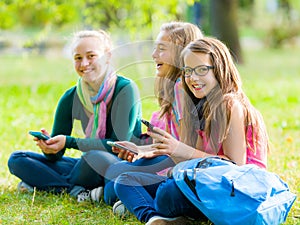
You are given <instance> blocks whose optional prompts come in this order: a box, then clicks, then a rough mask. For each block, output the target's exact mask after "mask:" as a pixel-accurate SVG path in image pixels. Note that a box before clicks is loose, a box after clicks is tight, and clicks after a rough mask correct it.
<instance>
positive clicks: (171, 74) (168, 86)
mask: <svg viewBox="0 0 300 225" xmlns="http://www.w3.org/2000/svg"><path fill="white" fill-rule="evenodd" d="M160 31H164V32H166V33H167V35H168V40H169V42H170V43H171V48H172V50H173V59H172V65H171V66H172V67H171V69H170V70H169V71H168V72H167V74H165V76H164V77H156V80H155V85H154V92H155V95H156V97H157V99H158V103H159V106H160V117H162V116H163V115H164V114H166V113H169V112H170V110H171V108H172V103H173V101H174V85H175V82H176V80H177V79H178V78H179V77H180V75H181V72H180V54H181V51H182V50H183V48H184V47H185V46H186V45H187V44H189V43H190V42H191V41H194V40H196V39H199V38H202V37H203V34H202V32H201V30H200V29H199V28H198V27H197V26H196V25H194V24H191V23H187V22H169V23H165V24H163V25H162V26H161V28H160Z"/></svg>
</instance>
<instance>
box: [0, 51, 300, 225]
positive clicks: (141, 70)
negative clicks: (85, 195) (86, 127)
mask: <svg viewBox="0 0 300 225" xmlns="http://www.w3.org/2000/svg"><path fill="white" fill-rule="evenodd" d="M299 50H300V49H299V48H289V49H281V50H255V49H252V50H247V51H245V52H244V54H245V62H246V63H245V65H240V66H239V69H240V73H241V75H242V79H243V85H244V90H245V92H246V93H247V95H248V96H249V98H250V99H251V101H252V103H253V104H254V106H256V107H257V108H258V109H259V110H260V111H261V113H262V115H263V116H264V119H265V122H266V125H267V128H268V132H269V136H270V140H271V142H272V151H271V153H270V154H269V159H268V166H269V170H270V171H272V172H275V173H277V174H279V175H280V177H282V179H283V180H285V181H286V182H287V183H288V184H289V187H290V189H291V191H292V192H293V193H295V194H297V195H298V199H297V200H296V202H295V203H294V205H293V208H292V210H291V211H290V213H289V216H288V218H287V222H286V224H300V204H299V197H300V195H299V190H300V175H299V168H300V165H299V164H300V88H299V87H300V86H299V80H300V64H299ZM0 60H1V73H0V79H1V82H0V95H1V98H0V108H1V111H0V118H1V123H0V134H1V146H2V147H1V151H0V155H1V157H0V160H1V165H2V166H1V167H0V184H1V185H0V190H1V195H0V202H1V204H0V224H141V223H139V222H138V221H137V220H136V219H135V218H134V217H133V216H131V217H129V218H127V219H126V220H121V219H119V218H116V217H114V216H113V214H112V210H111V207H108V206H105V205H104V204H103V203H100V204H99V205H93V204H91V203H83V204H78V203H77V202H76V200H75V199H72V198H71V197H69V196H68V195H67V194H62V195H60V196H55V195H51V194H46V193H36V195H31V194H20V193H18V192H17V190H16V186H17V184H18V182H19V179H17V178H16V177H14V176H12V175H10V173H9V171H8V168H7V159H8V157H9V155H10V154H11V152H13V151H15V150H17V149H30V150H33V151H38V149H37V147H36V146H35V144H34V142H33V141H32V137H31V136H29V135H28V131H29V130H39V129H40V128H41V127H45V128H46V129H48V130H51V126H52V121H53V113H54V110H55V107H56V104H57V101H58V99H59V97H60V96H61V95H62V94H63V92H64V90H66V89H67V88H69V87H70V86H72V85H74V84H75V83H76V79H77V75H76V74H75V73H74V72H73V67H72V63H71V61H70V60H69V59H66V58H63V57H58V58H53V57H42V56H31V55H23V56H22V55H19V56H15V55H14V56H9V55H5V56H4V55H1V54H0ZM121 72H123V73H124V74H129V77H131V78H132V79H133V80H135V81H136V82H137V83H138V85H139V87H140V89H141V97H142V103H143V114H144V118H146V119H149V118H150V115H151V112H152V111H154V110H156V109H157V105H156V102H155V100H154V98H153V95H152V87H153V85H152V83H151V82H152V81H153V79H152V74H154V70H153V68H152V64H151V63H149V62H146V61H145V63H143V64H134V65H131V66H127V67H126V68H123V70H122V71H121ZM74 135H81V131H80V127H79V126H78V128H77V126H76V130H75V132H74ZM68 155H72V156H79V152H78V151H75V150H70V151H68Z"/></svg>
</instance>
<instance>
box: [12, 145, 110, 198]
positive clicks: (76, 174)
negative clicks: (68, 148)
mask: <svg viewBox="0 0 300 225" xmlns="http://www.w3.org/2000/svg"><path fill="white" fill-rule="evenodd" d="M87 154H89V152H87ZM8 168H9V170H10V172H11V173H12V174H14V175H15V176H17V177H19V178H20V179H21V180H22V181H24V182H26V183H27V184H29V185H31V186H33V187H36V188H37V190H43V191H53V192H54V193H60V192H62V191H63V190H66V191H67V192H68V193H70V194H71V195H73V196H76V195H77V194H78V193H79V192H80V191H82V190H85V189H93V188H96V187H99V186H102V185H103V183H104V179H103V177H101V176H100V175H98V174H97V173H96V172H95V171H94V170H93V169H91V167H90V166H89V165H88V164H87V163H86V161H85V160H84V159H83V158H82V157H81V158H71V157H65V156H64V157H62V159H61V160H58V161H55V162H51V161H49V160H48V159H47V158H46V157H45V156H44V155H43V154H39V153H35V152H30V151H16V152H13V153H12V154H11V156H10V158H9V160H8Z"/></svg>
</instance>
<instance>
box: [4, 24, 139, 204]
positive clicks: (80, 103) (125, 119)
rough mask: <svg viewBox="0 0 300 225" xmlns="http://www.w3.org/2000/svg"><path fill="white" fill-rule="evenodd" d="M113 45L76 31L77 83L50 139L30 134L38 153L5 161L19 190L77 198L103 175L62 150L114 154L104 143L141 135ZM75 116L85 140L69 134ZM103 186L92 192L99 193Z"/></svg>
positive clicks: (130, 86)
mask: <svg viewBox="0 0 300 225" xmlns="http://www.w3.org/2000/svg"><path fill="white" fill-rule="evenodd" d="M111 51H112V43H111V38H110V36H109V35H108V34H107V33H106V32H105V31H103V30H99V31H96V30H84V31H79V32H77V33H75V35H74V38H73V41H72V55H73V63H74V69H75V71H76V72H77V74H78V76H79V79H78V82H77V85H76V86H74V87H72V88H70V89H69V90H67V91H66V92H65V93H64V94H63V96H62V97H61V99H60V100H59V102H58V106H57V108H56V113H55V117H54V124H53V128H52V133H51V135H50V134H49V133H48V132H47V131H46V130H45V129H42V130H41V131H42V133H44V134H46V135H48V136H50V137H51V138H50V139H49V140H46V141H44V140H39V139H38V138H34V141H35V142H36V145H37V146H38V147H39V148H40V149H41V151H42V152H43V154H39V153H35V152H31V151H16V152H14V153H12V155H11V156H10V158H9V161H8V167H9V170H10V172H11V173H12V174H14V175H15V176H17V177H19V178H20V179H21V180H22V181H21V182H20V183H19V186H18V189H19V190H27V191H32V190H33V187H36V188H37V190H44V191H53V192H54V193H60V192H62V191H63V190H66V191H67V192H68V193H70V194H71V195H72V196H77V195H78V194H79V193H81V192H82V191H84V190H85V189H93V188H96V187H99V186H103V183H104V178H103V177H102V176H100V175H99V174H97V173H96V172H95V171H94V170H93V169H92V168H90V167H89V166H88V163H87V162H86V160H85V158H84V157H80V158H72V157H68V156H64V154H65V151H66V149H70V148H73V149H76V150H79V151H81V152H83V153H85V155H89V154H93V153H94V152H97V151H105V152H108V153H109V154H113V153H112V151H111V147H110V146H108V145H107V141H117V140H130V139H131V138H132V137H133V135H136V136H139V135H140V133H141V125H140V122H139V121H140V116H141V115H140V114H141V108H140V104H139V101H138V100H139V92H138V89H137V87H136V85H135V83H134V82H133V81H131V80H129V79H127V78H125V77H122V76H119V75H117V74H116V73H115V72H114V70H113V68H112V66H111V62H110V60H111ZM74 120H79V121H80V122H81V126H82V129H83V133H84V134H85V137H84V138H75V137H73V136H71V134H72V131H73V123H74ZM101 193H102V188H97V189H95V190H94V193H93V194H94V195H95V196H98V197H97V199H99V196H100V195H101Z"/></svg>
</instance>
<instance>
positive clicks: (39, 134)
mask: <svg viewBox="0 0 300 225" xmlns="http://www.w3.org/2000/svg"><path fill="white" fill-rule="evenodd" d="M29 134H31V135H32V136H34V137H36V138H38V139H40V140H48V139H50V137H49V136H47V135H45V134H43V133H42V132H39V131H29Z"/></svg>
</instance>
